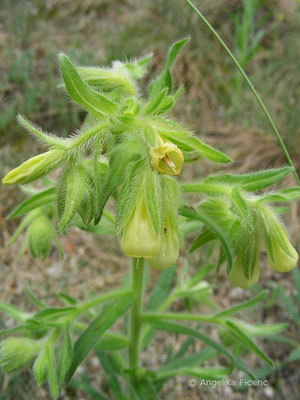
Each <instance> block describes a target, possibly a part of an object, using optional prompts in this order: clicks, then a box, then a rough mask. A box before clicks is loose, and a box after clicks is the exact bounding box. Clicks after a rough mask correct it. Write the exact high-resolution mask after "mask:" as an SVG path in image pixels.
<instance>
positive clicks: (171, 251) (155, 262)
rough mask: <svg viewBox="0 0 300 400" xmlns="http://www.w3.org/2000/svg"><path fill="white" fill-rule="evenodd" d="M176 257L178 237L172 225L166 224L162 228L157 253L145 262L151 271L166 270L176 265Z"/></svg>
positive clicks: (177, 253)
mask: <svg viewBox="0 0 300 400" xmlns="http://www.w3.org/2000/svg"><path fill="white" fill-rule="evenodd" d="M178 255H179V239H178V235H177V232H176V230H175V229H174V227H173V225H172V224H171V223H170V222H168V223H167V224H166V226H165V227H164V232H163V234H162V237H161V242H160V248H159V251H158V253H157V254H156V256H155V257H153V258H149V260H147V261H148V264H149V265H150V267H151V268H153V269H167V268H170V267H172V265H174V264H175V263H176V261H177V258H178Z"/></svg>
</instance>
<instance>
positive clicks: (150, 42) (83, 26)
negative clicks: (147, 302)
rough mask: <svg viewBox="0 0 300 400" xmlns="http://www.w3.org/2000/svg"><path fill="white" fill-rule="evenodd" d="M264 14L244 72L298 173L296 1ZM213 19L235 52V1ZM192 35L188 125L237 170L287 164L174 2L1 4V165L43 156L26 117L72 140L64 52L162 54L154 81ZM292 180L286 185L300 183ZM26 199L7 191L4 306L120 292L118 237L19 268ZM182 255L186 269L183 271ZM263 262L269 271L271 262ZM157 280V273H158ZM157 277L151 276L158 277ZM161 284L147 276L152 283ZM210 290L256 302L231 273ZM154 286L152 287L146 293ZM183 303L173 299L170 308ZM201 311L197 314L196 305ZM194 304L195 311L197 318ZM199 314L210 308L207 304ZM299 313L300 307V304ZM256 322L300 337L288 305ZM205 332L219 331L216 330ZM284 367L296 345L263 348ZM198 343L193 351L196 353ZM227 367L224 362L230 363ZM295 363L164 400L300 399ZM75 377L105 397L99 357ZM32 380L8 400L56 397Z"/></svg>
mask: <svg viewBox="0 0 300 400" xmlns="http://www.w3.org/2000/svg"><path fill="white" fill-rule="evenodd" d="M264 3H265V5H264V6H262V7H261V9H260V11H259V14H260V15H261V16H264V15H266V16H268V18H267V19H266V21H267V22H266V23H265V25H264V28H265V29H266V35H265V37H264V39H263V42H262V45H261V49H260V50H259V51H258V53H257V54H256V55H255V57H254V58H253V59H252V60H251V62H250V63H249V65H248V66H247V70H248V72H249V74H250V76H251V77H252V78H253V80H254V82H255V83H256V86H257V88H258V90H259V91H260V92H261V93H262V95H263V98H264V100H266V103H267V105H269V106H270V109H271V113H272V114H273V115H274V116H275V120H276V122H277V123H278V125H279V127H280V128H281V132H282V134H283V136H284V137H285V138H286V141H287V144H288V147H289V150H290V151H291V154H292V156H293V158H294V161H295V163H296V166H297V169H298V170H300V163H299V157H298V154H297V151H298V150H299V148H300V147H299V140H300V139H299V132H300V125H299V122H300V120H299V117H298V114H299V110H297V102H298V100H299V97H300V89H299V86H300V82H299V68H297V66H298V67H299V60H300V57H299V56H300V53H299V50H300V34H299V31H298V29H297V26H299V25H297V21H299V19H300V10H299V2H297V1H296V0H270V1H266V2H264ZM197 4H198V5H199V6H200V8H201V9H202V11H203V12H204V13H205V15H206V16H207V17H208V18H209V20H210V21H211V22H212V23H213V24H214V26H216V28H217V29H218V31H219V32H220V34H221V35H222V36H223V37H224V38H225V39H226V41H227V42H229V43H230V44H231V47H233V42H232V40H233V35H234V32H233V24H232V20H231V17H230V16H231V15H232V13H235V14H239V13H241V2H240V1H238V0H216V1H213V2H210V1H202V0H201V1H198V2H197ZM185 35H190V36H191V42H190V44H189V45H188V46H187V47H186V48H185V50H184V52H183V54H182V55H181V57H180V59H179V61H178V64H177V66H176V68H175V77H176V81H177V82H178V83H179V82H180V83H182V84H184V85H185V88H186V90H185V93H184V95H183V98H182V101H181V102H180V103H179V105H178V106H177V109H176V115H178V119H180V120H182V121H184V122H185V123H186V125H188V126H191V127H192V128H193V129H194V130H195V131H196V132H197V133H198V134H200V135H201V136H202V137H203V138H204V139H205V140H206V141H207V142H208V143H209V144H212V145H214V146H216V147H217V148H220V149H223V150H225V151H226V152H227V154H228V155H229V156H230V157H231V158H232V159H233V160H234V161H235V162H234V164H233V165H232V166H231V167H230V168H231V169H232V170H234V171H249V170H258V169H260V168H265V167H275V166H282V165H285V164H286V162H285V159H284V156H283V154H282V151H281V149H280V147H279V146H278V143H277V141H276V139H275V138H274V137H273V136H272V133H271V129H270V127H269V126H268V125H267V124H266V123H265V121H264V118H263V116H262V114H261V112H260V110H259V109H258V107H257V106H256V104H255V102H254V100H253V98H252V95H251V93H249V92H248V90H246V89H244V90H243V91H242V95H241V96H242V97H241V99H240V109H236V108H232V104H231V98H232V96H233V94H232V88H231V78H232V76H233V74H234V67H233V66H232V65H231V63H230V62H229V60H228V58H227V57H226V56H225V54H224V53H223V52H222V51H221V49H220V47H219V45H218V44H217V43H216V42H215V41H214V40H213V39H212V37H211V35H210V34H209V33H208V32H207V31H206V29H205V28H204V26H203V25H201V23H200V21H199V20H197V18H196V16H195V15H193V14H192V13H191V12H190V10H189V9H188V8H187V6H186V5H185V3H184V1H180V0H178V1H174V0H172V1H171V0H169V1H168V0H154V1H147V0H142V1H138V0H110V1H109V0H72V1H71V0H45V1H43V0H26V1H22V0H14V1H9V0H2V1H1V8H0V58H1V60H2V63H1V65H0V72H1V83H0V101H1V111H0V142H1V146H2V147H1V149H0V160H1V161H0V162H1V171H2V172H1V173H2V175H4V174H5V173H6V172H7V171H8V170H9V169H10V168H12V167H14V166H16V165H18V164H19V163H20V162H21V161H23V160H24V159H26V158H28V157H29V156H32V155H34V154H36V153H37V152H38V151H39V150H40V149H39V148H38V146H37V145H36V144H34V143H33V140H32V139H31V138H29V137H28V136H27V134H26V133H24V131H23V130H22V129H20V128H19V127H18V126H17V124H16V121H15V116H16V114H17V113H18V112H21V113H22V114H25V115H26V116H27V117H28V118H29V119H31V120H32V121H34V122H35V123H36V124H37V125H40V126H42V127H44V128H45V129H48V130H49V131H52V132H53V133H55V134H58V135H62V136H65V135H67V134H70V133H71V132H74V130H76V128H77V127H78V126H79V123H80V121H82V119H83V116H84V114H83V113H82V111H80V110H78V109H77V108H76V106H74V105H73V104H71V102H69V100H67V99H66V97H65V96H62V94H61V93H60V92H59V90H57V88H56V84H57V81H58V80H57V63H56V59H55V57H56V54H57V52H58V51H64V52H66V53H67V54H69V55H70V56H71V57H72V58H73V59H74V61H76V62H77V63H79V64H99V65H100V64H107V63H110V62H111V61H112V60H113V59H116V58H121V59H124V58H125V57H126V58H130V57H134V56H139V55H144V54H147V53H149V52H150V51H154V59H153V63H152V64H151V73H154V72H156V71H157V70H158V69H159V68H160V66H161V65H162V63H163V60H164V57H165V54H166V49H167V47H168V46H169V45H170V44H171V43H172V42H174V41H175V40H176V39H178V38H181V37H184V36H185ZM212 170H213V169H212V166H211V165H209V164H208V163H201V161H200V162H197V163H196V164H195V165H193V166H192V167H191V166H190V165H189V166H188V167H187V168H186V170H185V171H184V178H200V177H201V176H203V174H204V173H207V172H210V171H212ZM293 184H294V180H293V178H290V179H286V181H285V182H284V185H285V186H288V185H293ZM22 196H23V195H22V193H21V192H20V191H19V189H18V188H16V187H5V188H3V187H2V188H1V192H0V229H1V232H0V245H1V249H0V290H1V296H0V300H1V301H3V302H9V303H11V304H14V305H16V306H19V307H21V308H24V309H26V310H32V309H33V308H32V305H31V303H30V301H29V300H28V298H27V297H26V295H25V293H24V288H25V284H28V285H29V287H30V288H31V289H32V290H33V292H34V293H36V294H37V295H38V296H39V297H40V298H41V299H42V300H43V301H45V302H47V303H48V304H49V305H60V304H61V303H60V302H59V300H58V297H57V295H58V294H59V293H60V292H67V293H69V294H70V295H72V296H74V297H76V298H77V299H85V298H87V297H89V296H91V295H93V294H96V293H97V294H98V293H101V292H102V291H107V290H109V289H110V288H113V287H115V286H117V285H118V284H119V283H120V281H121V280H122V278H123V277H124V276H125V275H127V274H128V271H129V261H128V260H127V259H126V258H124V256H123V255H122V252H121V250H120V247H119V241H118V239H117V238H115V237H107V238H103V237H93V236H92V235H90V234H88V233H84V232H81V231H79V230H77V229H71V230H70V231H69V232H68V234H67V236H66V237H63V238H62V245H63V248H64V250H65V257H64V259H63V260H60V259H59V257H58V254H57V253H56V252H55V251H54V252H53V253H52V254H51V257H50V258H49V259H48V260H46V261H45V262H44V263H42V262H41V261H39V260H33V259H32V257H31V256H30V255H29V254H26V255H25V257H24V258H23V259H22V260H21V261H20V260H18V258H17V256H18V251H19V249H20V245H21V241H22V238H21V239H20V240H19V241H18V242H17V243H15V244H14V245H13V246H12V247H9V248H8V247H6V246H5V243H6V242H7V241H8V239H9V237H10V236H11V234H12V232H13V231H14V230H15V229H16V227H17V223H18V221H14V220H12V221H11V220H9V221H7V220H6V219H5V216H6V215H7V214H8V212H9V210H11V209H12V208H13V207H14V206H15V205H16V204H17V203H18V202H19V201H20V200H22V198H23V197H22ZM287 223H288V224H289V226H290V228H291V233H292V235H293V239H294V240H295V241H298V244H299V223H298V207H297V205H294V206H292V209H291V212H290V213H289V215H288V217H287ZM186 254H187V249H185V250H184V251H183V252H182V257H181V259H180V262H179V267H178V269H180V268H181V266H182V261H183V258H184V255H186ZM205 257H206V256H205V255H203V254H202V255H201V254H196V255H193V256H191V257H190V263H191V266H192V267H191V271H194V270H195V269H196V268H197V266H199V265H200V263H203V258H205ZM265 264H266V263H265ZM266 267H267V265H264V268H263V269H262V273H261V286H262V287H264V288H268V289H270V290H272V289H274V288H275V287H276V285H277V284H278V283H281V284H282V285H283V286H284V289H285V292H286V293H287V294H292V293H293V294H294V293H295V287H294V283H293V280H292V279H291V276H290V275H284V276H282V275H280V274H278V273H274V272H273V271H271V270H270V269H268V268H266ZM152 275H153V276H152ZM152 278H153V279H152ZM156 279H157V273H156V272H151V279H150V280H149V281H150V282H151V283H150V287H151V286H153V282H155V280H156ZM210 280H211V281H212V283H213V285H214V293H213V299H214V301H215V302H216V303H217V304H218V306H219V307H220V308H222V309H223V308H226V307H228V306H232V305H234V304H237V303H238V302H241V301H244V300H245V299H248V298H250V297H251V295H252V294H251V292H250V291H243V290H240V289H233V288H232V287H231V286H230V284H229V282H228V280H227V279H226V276H225V272H224V271H221V273H220V274H218V275H215V274H214V275H213V276H211V277H210ZM149 291H150V289H149V290H148V291H147V295H149ZM183 307H184V304H183V303H181V302H178V303H175V305H174V311H175V310H181V309H183ZM197 307H198V306H197ZM197 307H196V308H195V310H197ZM199 309H201V312H203V307H202V306H201V305H200V308H199ZM298 312H299V306H298ZM242 317H243V318H244V319H245V320H248V321H252V322H257V323H258V322H263V323H272V322H273V323H274V322H284V321H287V322H289V323H290V325H289V328H288V330H287V331H286V333H285V335H286V336H287V337H289V338H291V339H294V340H296V341H299V331H297V328H296V325H295V324H294V322H293V320H292V319H291V317H290V316H289V314H288V313H287V311H286V309H285V308H284V306H283V305H281V304H280V303H279V302H278V301H274V302H273V303H270V304H269V305H267V304H266V305H265V307H263V306H261V307H257V308H256V310H255V312H252V313H250V314H249V313H247V314H246V315H242ZM0 322H1V323H2V324H4V325H5V326H6V327H8V326H11V324H12V322H13V321H11V320H10V319H9V318H7V317H5V316H4V315H1V320H0ZM208 333H209V335H211V336H212V337H216V335H217V332H216V331H215V330H214V329H212V328H210V329H209V331H208ZM181 341H182V338H180V337H173V338H171V337H170V336H167V335H163V334H158V335H157V336H156V339H155V341H154V342H153V344H152V345H151V346H150V347H149V349H147V351H146V352H145V353H144V354H143V361H144V363H145V365H146V366H148V367H155V366H157V365H158V364H159V363H160V362H161V361H162V359H163V357H164V354H166V352H167V348H168V346H169V345H170V344H171V343H172V344H173V345H174V347H175V348H177V347H178V346H179V344H180V343H181ZM261 344H262V346H263V348H264V349H265V351H266V353H267V354H268V355H269V356H270V357H271V358H272V359H273V360H274V361H275V364H276V365H279V363H280V362H281V361H282V360H284V359H285V357H286V356H287V354H288V352H289V351H290V347H289V346H288V345H286V344H278V343H276V342H272V341H267V340H264V341H263V343H261ZM198 346H199V345H196V344H195V345H194V347H193V351H195V350H196V349H198ZM220 362H221V363H222V362H223V363H224V360H222V358H221V359H220ZM247 363H248V365H249V366H251V368H253V369H256V368H258V367H260V366H261V365H262V364H261V363H260V361H259V360H258V359H257V358H256V357H255V356H253V355H248V356H247ZM299 371H300V369H299V363H298V364H297V363H296V362H294V363H289V364H287V365H286V366H285V367H284V368H280V367H278V368H277V369H276V370H275V372H273V373H272V374H271V375H270V376H269V378H268V379H269V382H270V386H269V387H268V388H267V389H263V388H259V389H256V390H255V389H249V390H248V391H245V392H238V391H234V390H231V389H230V388H219V389H210V388H203V387H201V388H194V389H191V388H189V387H188V385H187V378H183V377H180V378H178V379H171V380H170V381H169V383H168V384H166V385H165V387H164V391H163V397H162V398H163V399H166V400H171V399H172V400H185V399H186V400H187V399H203V400H206V399H207V400H210V399H219V398H220V399H223V398H224V399H225V398H226V399H227V398H228V399H236V400H237V399H243V400H244V399H249V400H250V399H254V398H257V399H291V400H293V399H298V398H299V393H300V386H299V382H300V372H299ZM79 372H84V373H86V374H87V375H88V376H89V377H90V378H91V379H92V382H93V383H94V386H95V387H97V386H99V385H101V387H102V389H103V391H107V390H109V388H108V383H107V381H106V379H105V377H104V374H103V371H102V370H101V367H100V366H99V364H98V361H97V359H96V358H95V357H94V355H91V356H90V357H89V358H88V360H87V361H86V362H85V363H84V366H83V368H81V370H80V371H79ZM31 378H32V377H31V376H30V374H29V373H28V372H24V373H22V375H21V376H20V377H15V378H13V380H12V381H11V380H10V379H9V378H8V377H2V378H1V381H0V382H1V393H3V395H2V394H1V393H0V399H1V400H2V399H3V400H10V399H20V400H25V399H45V400H46V399H48V398H50V397H49V394H48V390H47V388H43V389H41V390H37V389H36V387H35V384H34V382H33V380H32V379H31ZM63 398H64V399H78V400H79V399H88V398H91V397H89V396H88V395H87V394H86V393H84V392H82V391H80V390H76V389H74V388H69V389H67V390H66V392H65V393H64V395H63Z"/></svg>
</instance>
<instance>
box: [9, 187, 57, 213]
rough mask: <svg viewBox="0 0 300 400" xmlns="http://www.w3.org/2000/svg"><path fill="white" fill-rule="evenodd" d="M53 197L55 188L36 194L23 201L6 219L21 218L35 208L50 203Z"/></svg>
mask: <svg viewBox="0 0 300 400" xmlns="http://www.w3.org/2000/svg"><path fill="white" fill-rule="evenodd" d="M55 197H56V194H55V188H50V189H46V190H43V191H42V192H40V193H37V194H35V195H33V196H32V197H30V198H29V199H26V200H25V201H23V203H21V204H20V205H19V206H18V207H17V208H15V210H14V211H12V212H11V213H10V214H9V216H8V217H7V218H9V219H11V218H17V217H21V216H22V215H24V214H26V213H28V212H30V211H32V210H34V209H36V208H39V207H42V206H45V205H46V204H49V203H52V202H53V201H54V200H55Z"/></svg>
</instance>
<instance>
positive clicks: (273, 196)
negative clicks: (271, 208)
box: [257, 187, 300, 203]
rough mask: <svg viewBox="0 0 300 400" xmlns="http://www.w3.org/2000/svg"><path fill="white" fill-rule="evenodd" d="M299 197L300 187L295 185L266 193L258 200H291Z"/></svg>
mask: <svg viewBox="0 0 300 400" xmlns="http://www.w3.org/2000/svg"><path fill="white" fill-rule="evenodd" d="M298 199H300V187H293V188H289V189H282V190H279V191H278V192H275V193H268V194H265V195H263V196H262V197H261V198H260V199H259V200H258V201H257V202H258V203H265V202H266V203H268V202H289V201H294V200H298Z"/></svg>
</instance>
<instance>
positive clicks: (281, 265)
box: [268, 231, 299, 272]
mask: <svg viewBox="0 0 300 400" xmlns="http://www.w3.org/2000/svg"><path fill="white" fill-rule="evenodd" d="M282 236H283V239H284V241H285V244H286V246H287V248H288V250H289V253H290V254H287V253H286V252H285V251H284V250H283V249H282V248H281V247H280V245H279V243H278V242H277V240H276V239H275V238H274V237H273V236H272V237H271V243H272V249H273V254H272V255H271V254H270V252H269V251H268V260H269V264H270V267H271V268H272V269H274V271H278V272H288V271H290V270H291V269H293V268H295V267H296V265H297V262H298V259H299V256H298V253H297V251H296V250H295V249H294V247H293V246H292V245H291V243H290V241H289V239H288V237H287V235H286V233H285V232H284V231H282Z"/></svg>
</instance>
